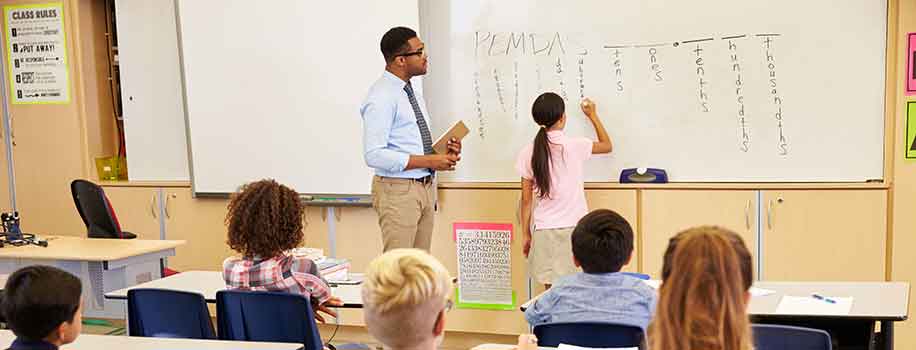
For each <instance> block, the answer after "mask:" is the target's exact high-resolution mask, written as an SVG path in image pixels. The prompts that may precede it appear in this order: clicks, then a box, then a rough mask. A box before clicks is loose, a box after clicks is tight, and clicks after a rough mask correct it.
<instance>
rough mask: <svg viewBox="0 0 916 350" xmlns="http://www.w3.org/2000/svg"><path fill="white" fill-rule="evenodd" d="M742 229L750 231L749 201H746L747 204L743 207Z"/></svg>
mask: <svg viewBox="0 0 916 350" xmlns="http://www.w3.org/2000/svg"><path fill="white" fill-rule="evenodd" d="M744 227H746V228H747V229H748V230H750V229H751V200H750V199H748V200H747V204H745V205H744Z"/></svg>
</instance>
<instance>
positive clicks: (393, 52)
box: [379, 27, 417, 62]
mask: <svg viewBox="0 0 916 350" xmlns="http://www.w3.org/2000/svg"><path fill="white" fill-rule="evenodd" d="M416 37H417V32H415V31H414V30H413V29H410V28H407V27H394V28H391V29H389V30H388V31H387V32H385V35H382V42H381V44H380V45H379V46H381V49H382V56H384V57H385V62H391V60H393V59H394V58H395V57H396V56H397V55H398V54H399V53H403V52H404V51H405V50H407V49H408V44H407V41H408V40H410V39H413V38H416Z"/></svg>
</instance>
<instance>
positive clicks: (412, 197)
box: [372, 176, 436, 252]
mask: <svg viewBox="0 0 916 350" xmlns="http://www.w3.org/2000/svg"><path fill="white" fill-rule="evenodd" d="M435 204H436V186H435V182H430V183H426V184H424V183H422V182H418V181H414V180H410V179H399V178H393V177H381V176H375V177H374V178H373V179H372V208H374V209H375V212H376V213H377V214H378V224H379V227H381V229H382V244H383V246H384V251H386V252H387V251H389V250H392V249H396V248H419V249H423V250H426V251H429V246H430V240H431V239H432V235H433V223H434V221H435V218H434V215H435Z"/></svg>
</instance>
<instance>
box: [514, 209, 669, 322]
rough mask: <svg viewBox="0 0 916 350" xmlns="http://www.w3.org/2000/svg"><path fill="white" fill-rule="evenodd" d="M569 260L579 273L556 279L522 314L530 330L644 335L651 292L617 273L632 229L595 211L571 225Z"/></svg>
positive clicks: (619, 219) (626, 258)
mask: <svg viewBox="0 0 916 350" xmlns="http://www.w3.org/2000/svg"><path fill="white" fill-rule="evenodd" d="M572 250H573V260H574V262H575V264H576V266H578V267H581V268H582V270H583V271H584V272H580V273H576V274H573V275H569V276H566V277H563V278H561V279H560V280H559V281H558V282H557V283H556V284H555V285H554V286H553V287H552V288H550V289H549V290H548V291H547V292H545V293H544V294H543V295H541V297H540V298H538V299H537V300H536V301H535V302H534V303H533V304H532V305H531V306H530V307H529V308H528V309H527V310H525V319H526V320H528V323H529V324H531V326H532V327H533V326H537V325H540V324H545V323H557V322H609V323H617V324H623V325H629V326H637V327H640V328H642V329H643V330H645V329H646V327H648V325H649V321H650V320H651V319H652V314H654V313H655V301H656V296H655V291H654V290H653V289H652V288H651V287H649V286H648V285H646V284H645V283H644V282H643V281H642V280H640V279H638V278H636V277H632V276H630V275H627V274H624V273H622V272H620V269H621V268H623V266H625V265H626V264H628V263H629V262H630V259H631V258H632V256H633V229H632V228H631V227H630V224H629V223H627V221H626V219H624V218H623V217H621V216H620V215H619V214H617V213H615V212H613V211H611V210H607V209H599V210H595V211H592V212H591V213H589V214H588V215H586V216H585V217H583V218H582V219H581V220H579V222H578V224H576V228H575V230H573V233H572Z"/></svg>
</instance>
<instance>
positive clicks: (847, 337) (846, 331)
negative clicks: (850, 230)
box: [748, 281, 910, 350]
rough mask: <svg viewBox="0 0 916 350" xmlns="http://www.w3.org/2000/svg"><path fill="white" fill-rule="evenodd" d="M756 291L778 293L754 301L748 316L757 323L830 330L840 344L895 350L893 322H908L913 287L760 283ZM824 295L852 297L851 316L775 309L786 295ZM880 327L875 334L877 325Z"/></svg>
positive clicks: (853, 283) (823, 283)
mask: <svg viewBox="0 0 916 350" xmlns="http://www.w3.org/2000/svg"><path fill="white" fill-rule="evenodd" d="M754 286H755V287H760V288H764V289H769V290H773V291H775V292H776V293H774V294H770V295H765V296H759V297H754V298H751V303H750V305H748V314H750V316H751V319H752V320H753V321H754V322H755V323H773V324H789V325H797V326H802V327H811V328H819V329H826V330H828V331H829V332H830V333H831V335H832V336H833V337H834V338H838V340H839V342H840V344H854V345H861V346H863V347H867V346H869V344H871V343H872V342H874V341H877V343H878V347H877V348H878V349H886V350H890V349H893V348H894V322H897V321H905V320H906V319H907V317H908V316H907V312H908V310H909V302H910V285H909V283H905V282H763V281H761V282H757V283H755V284H754ZM815 293H817V294H821V295H829V296H837V297H853V298H854V299H853V302H852V309H851V310H849V314H842V315H782V314H778V313H776V308H777V306H778V305H779V302H780V300H781V299H782V297H783V296H784V295H793V296H810V295H811V294H815ZM876 322H878V323H880V325H881V331H880V333H877V332H875V323H876Z"/></svg>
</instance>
